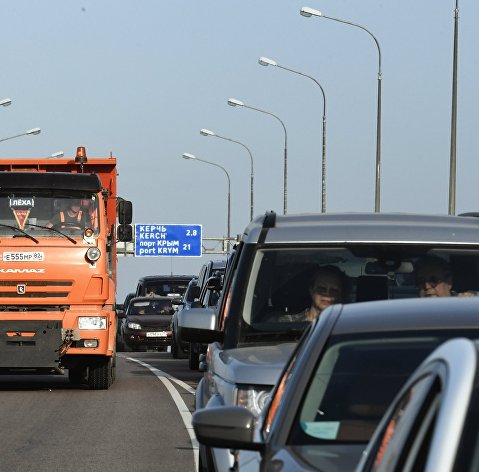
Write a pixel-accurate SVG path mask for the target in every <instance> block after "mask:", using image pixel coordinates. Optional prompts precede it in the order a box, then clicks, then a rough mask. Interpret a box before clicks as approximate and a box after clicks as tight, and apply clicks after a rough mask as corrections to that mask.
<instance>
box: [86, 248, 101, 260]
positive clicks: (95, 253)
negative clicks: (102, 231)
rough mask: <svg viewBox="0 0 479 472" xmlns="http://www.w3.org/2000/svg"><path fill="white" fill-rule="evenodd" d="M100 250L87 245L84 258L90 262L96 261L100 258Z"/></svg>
mask: <svg viewBox="0 0 479 472" xmlns="http://www.w3.org/2000/svg"><path fill="white" fill-rule="evenodd" d="M100 256H101V251H100V250H99V249H98V248H97V247H89V248H88V251H87V252H86V258H87V259H88V260H89V261H90V262H96V261H97V260H98V259H100Z"/></svg>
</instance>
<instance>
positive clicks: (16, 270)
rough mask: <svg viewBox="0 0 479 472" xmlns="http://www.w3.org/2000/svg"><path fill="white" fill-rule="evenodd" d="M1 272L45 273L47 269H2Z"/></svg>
mask: <svg viewBox="0 0 479 472" xmlns="http://www.w3.org/2000/svg"><path fill="white" fill-rule="evenodd" d="M0 273H1V274H44V273H45V269H0Z"/></svg>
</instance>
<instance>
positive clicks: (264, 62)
mask: <svg viewBox="0 0 479 472" xmlns="http://www.w3.org/2000/svg"><path fill="white" fill-rule="evenodd" d="M258 62H259V64H261V65H262V66H273V67H278V68H279V69H284V70H287V71H289V72H293V73H294V74H298V75H302V76H303V77H307V78H308V79H311V80H313V81H314V82H315V83H316V84H317V85H318V86H319V88H320V89H321V93H322V94H323V149H322V163H321V189H322V190H321V212H322V213H325V212H326V95H325V93H324V89H323V87H322V86H321V84H320V83H319V82H318V81H317V80H316V79H315V78H314V77H311V76H310V75H307V74H304V73H303V72H299V71H297V70H294V69H290V68H289V67H285V66H282V65H280V64H278V63H277V62H276V61H273V60H272V59H268V58H267V57H260V58H259V60H258Z"/></svg>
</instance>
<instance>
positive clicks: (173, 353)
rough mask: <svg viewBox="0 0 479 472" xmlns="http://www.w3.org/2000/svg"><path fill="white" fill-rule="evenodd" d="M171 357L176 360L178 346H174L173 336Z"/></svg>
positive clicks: (173, 338)
mask: <svg viewBox="0 0 479 472" xmlns="http://www.w3.org/2000/svg"><path fill="white" fill-rule="evenodd" d="M171 357H173V359H178V344H176V339H175V336H173V337H172V339H171Z"/></svg>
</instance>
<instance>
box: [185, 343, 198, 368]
mask: <svg viewBox="0 0 479 472" xmlns="http://www.w3.org/2000/svg"><path fill="white" fill-rule="evenodd" d="M188 366H189V368H190V370H198V369H199V367H200V359H199V356H198V351H197V350H196V349H195V348H194V347H193V343H190V353H189V360H188Z"/></svg>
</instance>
